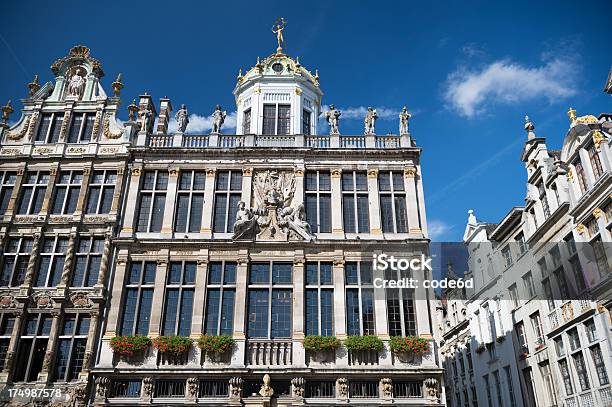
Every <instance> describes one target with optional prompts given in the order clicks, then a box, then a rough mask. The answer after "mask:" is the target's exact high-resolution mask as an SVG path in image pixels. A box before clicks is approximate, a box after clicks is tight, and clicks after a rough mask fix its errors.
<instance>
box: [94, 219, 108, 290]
mask: <svg viewBox="0 0 612 407" xmlns="http://www.w3.org/2000/svg"><path fill="white" fill-rule="evenodd" d="M111 236H112V233H111V228H110V227H109V228H108V230H107V231H106V234H105V235H104V249H103V250H102V258H101V259H100V273H99V274H98V281H97V282H96V286H98V287H104V285H105V284H106V275H107V274H108V264H109V261H110V254H111Z"/></svg>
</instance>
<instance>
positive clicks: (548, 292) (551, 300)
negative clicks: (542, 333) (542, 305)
mask: <svg viewBox="0 0 612 407" xmlns="http://www.w3.org/2000/svg"><path fill="white" fill-rule="evenodd" d="M542 288H543V289H544V295H545V296H546V303H547V304H548V310H549V311H552V310H553V309H555V297H554V296H553V291H552V287H551V285H550V280H549V279H548V278H547V279H545V280H542Z"/></svg>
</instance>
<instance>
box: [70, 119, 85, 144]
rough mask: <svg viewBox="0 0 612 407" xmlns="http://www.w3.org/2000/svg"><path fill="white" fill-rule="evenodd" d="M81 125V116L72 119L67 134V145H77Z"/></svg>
mask: <svg viewBox="0 0 612 407" xmlns="http://www.w3.org/2000/svg"><path fill="white" fill-rule="evenodd" d="M81 123H83V115H82V114H76V115H74V117H73V119H72V125H71V126H70V133H69V134H68V142H69V143H77V142H78V141H79V131H80V130H81Z"/></svg>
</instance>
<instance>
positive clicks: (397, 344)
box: [390, 336, 429, 355]
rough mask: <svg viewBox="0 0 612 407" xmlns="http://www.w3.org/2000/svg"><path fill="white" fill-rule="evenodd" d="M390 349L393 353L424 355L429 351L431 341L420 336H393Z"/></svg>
mask: <svg viewBox="0 0 612 407" xmlns="http://www.w3.org/2000/svg"><path fill="white" fill-rule="evenodd" d="M390 349H391V352H393V353H404V354H411V355H422V354H423V353H425V352H427V351H429V341H428V340H427V339H424V338H419V337H418V336H406V337H402V336H393V337H391V342H390Z"/></svg>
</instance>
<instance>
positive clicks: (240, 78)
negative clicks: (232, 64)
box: [236, 68, 242, 82]
mask: <svg viewBox="0 0 612 407" xmlns="http://www.w3.org/2000/svg"><path fill="white" fill-rule="evenodd" d="M236 79H238V82H241V81H242V68H240V69H239V70H238V76H237V77H236Z"/></svg>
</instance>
